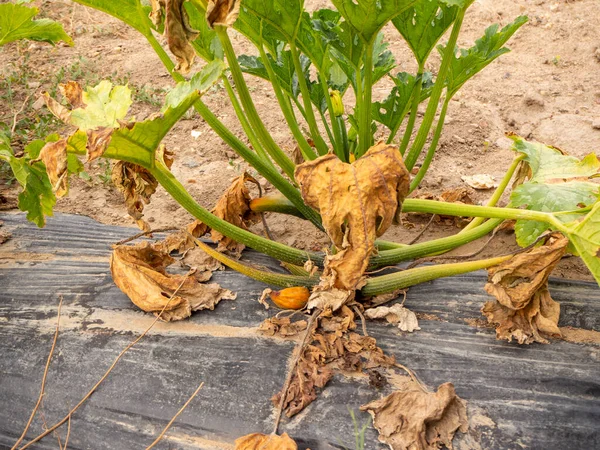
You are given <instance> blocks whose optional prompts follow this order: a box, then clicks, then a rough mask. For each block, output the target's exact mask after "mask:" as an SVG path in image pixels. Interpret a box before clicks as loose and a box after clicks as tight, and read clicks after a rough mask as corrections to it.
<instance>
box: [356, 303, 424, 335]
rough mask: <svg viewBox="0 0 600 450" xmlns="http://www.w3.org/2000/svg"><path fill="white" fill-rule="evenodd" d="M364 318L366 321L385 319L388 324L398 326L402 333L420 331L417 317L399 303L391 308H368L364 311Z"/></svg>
mask: <svg viewBox="0 0 600 450" xmlns="http://www.w3.org/2000/svg"><path fill="white" fill-rule="evenodd" d="M365 317H366V318H368V319H385V320H387V321H388V322H389V323H393V324H396V325H398V328H400V330H402V331H408V332H409V333H412V332H413V331H415V330H420V329H421V328H420V327H419V321H418V320H417V315H416V314H415V313H414V312H412V311H411V310H409V309H408V308H405V307H404V306H402V305H401V304H400V303H396V304H395V305H392V306H379V307H377V308H370V309H367V310H366V311H365Z"/></svg>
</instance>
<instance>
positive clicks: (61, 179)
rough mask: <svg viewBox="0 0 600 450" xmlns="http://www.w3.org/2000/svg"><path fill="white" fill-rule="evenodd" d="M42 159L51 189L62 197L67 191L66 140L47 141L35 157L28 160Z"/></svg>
mask: <svg viewBox="0 0 600 450" xmlns="http://www.w3.org/2000/svg"><path fill="white" fill-rule="evenodd" d="M36 161H42V162H43V163H44V165H45V166H46V173H48V178H50V183H51V184H52V190H53V191H54V195H56V196H57V197H64V196H65V195H67V193H68V192H69V178H68V173H69V172H68V170H67V169H68V162H67V140H66V139H60V140H58V141H55V142H48V143H46V145H44V147H42V149H41V150H40V154H39V156H38V158H37V159H34V160H32V161H31V162H30V164H33V163H34V162H36Z"/></svg>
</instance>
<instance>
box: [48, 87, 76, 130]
mask: <svg viewBox="0 0 600 450" xmlns="http://www.w3.org/2000/svg"><path fill="white" fill-rule="evenodd" d="M42 97H43V98H44V101H45V102H46V106H47V107H48V109H49V110H50V112H51V113H52V114H54V115H55V116H56V117H57V118H58V119H59V120H60V121H61V122H64V123H71V111H70V110H69V109H68V108H65V107H64V106H63V105H61V104H60V103H58V102H57V101H56V100H54V99H53V98H52V97H50V94H48V92H43V93H42Z"/></svg>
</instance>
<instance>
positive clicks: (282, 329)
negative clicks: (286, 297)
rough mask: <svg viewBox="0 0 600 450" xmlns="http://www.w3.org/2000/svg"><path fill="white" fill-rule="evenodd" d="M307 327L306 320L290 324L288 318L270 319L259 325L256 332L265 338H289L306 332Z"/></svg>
mask: <svg viewBox="0 0 600 450" xmlns="http://www.w3.org/2000/svg"><path fill="white" fill-rule="evenodd" d="M307 326H308V322H307V321H306V320H297V321H295V322H292V321H291V319H290V318H289V317H281V318H279V317H270V318H268V319H265V320H264V321H263V322H262V323H261V324H260V326H259V327H258V331H259V332H260V333H263V334H266V335H267V336H275V335H278V336H281V337H291V336H296V335H298V333H300V332H301V331H304V330H306V327H307Z"/></svg>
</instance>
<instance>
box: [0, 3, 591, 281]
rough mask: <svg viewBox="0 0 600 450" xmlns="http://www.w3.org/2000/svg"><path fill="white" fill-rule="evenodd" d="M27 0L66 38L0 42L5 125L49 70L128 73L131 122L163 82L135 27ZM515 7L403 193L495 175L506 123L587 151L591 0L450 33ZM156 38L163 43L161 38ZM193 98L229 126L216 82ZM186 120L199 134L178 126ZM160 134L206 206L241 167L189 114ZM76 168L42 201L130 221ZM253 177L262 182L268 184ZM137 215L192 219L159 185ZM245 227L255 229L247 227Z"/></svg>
mask: <svg viewBox="0 0 600 450" xmlns="http://www.w3.org/2000/svg"><path fill="white" fill-rule="evenodd" d="M306 3H307V5H308V7H309V9H313V8H318V7H323V6H326V5H327V4H328V2H325V1H323V0H307V2H306ZM34 4H36V6H38V7H40V9H41V10H42V11H43V15H44V16H47V17H50V18H52V19H54V20H58V21H60V22H62V23H63V25H64V27H65V29H66V30H67V32H68V33H69V34H70V35H71V36H72V37H73V39H74V41H75V46H74V47H68V46H64V45H58V46H57V47H51V46H49V45H46V44H42V43H28V44H9V45H7V46H5V47H4V48H3V49H1V50H0V70H1V72H0V73H2V76H3V77H8V76H9V74H13V75H14V74H15V73H20V72H23V71H26V73H27V77H26V82H24V83H21V84H19V83H18V82H15V83H13V84H12V85H11V89H12V91H13V92H12V94H11V95H10V96H9V95H8V93H7V92H6V90H7V86H6V85H2V86H3V87H2V90H0V115H1V116H0V117H1V118H0V121H4V122H5V123H8V124H9V127H10V125H11V124H12V122H13V118H14V117H15V116H16V117H17V121H18V120H20V119H21V117H19V115H29V117H30V118H32V119H35V118H36V117H37V115H38V114H41V110H37V111H36V110H34V109H31V108H24V110H23V111H19V110H20V108H21V106H22V105H23V104H24V103H25V104H28V102H30V100H32V99H34V98H35V97H36V96H38V95H39V94H40V93H41V92H42V91H44V90H48V91H51V90H52V89H56V84H57V80H58V78H59V77H57V74H58V73H59V72H60V71H61V70H63V71H64V72H65V74H66V75H74V78H76V79H78V80H79V81H81V82H92V81H94V82H97V80H99V79H101V78H110V79H111V80H113V81H115V82H118V81H122V80H129V83H130V86H131V87H133V88H134V89H135V91H136V92H137V94H136V99H137V102H136V103H135V104H134V105H133V107H132V110H131V114H132V115H134V116H135V117H136V119H138V120H143V119H144V118H146V117H148V116H150V115H151V114H153V113H155V112H157V111H158V110H159V109H160V106H159V104H160V103H159V102H161V101H162V98H163V97H164V93H165V91H167V90H168V89H170V88H172V87H173V86H174V82H173V80H172V79H171V77H170V75H169V74H168V73H167V71H166V70H165V69H164V67H163V66H162V64H161V62H160V61H159V59H158V58H157V57H156V55H155V54H154V52H153V51H152V49H151V47H150V46H149V45H148V44H147V42H146V41H145V39H144V38H143V37H142V36H141V35H139V34H138V33H137V32H136V31H135V30H133V29H132V28H129V27H128V26H127V25H125V24H123V23H121V22H119V21H118V20H116V19H114V18H112V17H110V16H108V15H106V14H104V13H101V12H98V11H95V10H92V9H89V8H86V7H83V6H81V5H78V4H75V3H72V2H69V1H63V0H52V1H39V0H38V1H35V2H34ZM520 14H526V15H528V16H529V19H530V20H529V23H528V24H527V25H525V26H524V27H523V28H522V29H521V30H520V31H519V32H518V33H517V34H516V36H515V37H514V38H513V39H512V40H511V41H510V42H509V47H510V48H511V49H512V52H511V53H509V54H507V55H504V56H502V57H501V58H500V59H499V60H497V61H496V62H494V63H493V64H492V65H490V66H489V67H488V68H487V69H485V70H484V71H483V72H482V73H480V74H478V75H477V76H476V77H475V78H474V79H473V80H472V81H470V82H469V83H467V84H466V85H465V87H464V88H463V90H462V91H461V92H460V93H459V94H458V95H457V96H456V97H455V99H454V101H453V102H452V104H451V107H450V109H449V112H448V118H447V119H446V127H445V130H444V133H443V136H442V139H441V142H440V147H439V151H438V153H437V155H436V158H435V160H434V162H433V164H432V167H431V169H430V171H429V173H428V174H427V176H426V178H425V180H424V182H423V185H422V187H421V188H420V189H419V190H418V191H417V192H416V193H415V194H416V195H420V194H422V193H424V192H430V193H432V194H439V193H441V192H443V191H445V190H448V189H453V188H457V187H464V186H465V184H464V183H463V181H462V180H461V177H462V176H463V175H474V174H489V175H492V176H494V177H495V178H496V179H497V180H499V179H500V178H501V177H502V176H503V174H504V172H505V170H506V169H507V167H508V166H509V164H510V162H511V161H512V159H513V156H514V153H513V152H512V150H511V149H510V141H509V140H508V139H507V138H506V137H505V133H506V132H515V133H518V134H520V135H521V136H523V137H525V138H528V139H536V140H539V141H541V142H544V143H547V144H551V145H554V146H557V147H560V148H562V149H563V150H565V151H567V152H568V153H570V154H573V155H574V156H577V157H583V156H584V155H586V154H588V153H590V152H595V151H598V149H600V28H598V26H597V23H598V21H599V20H600V4H599V3H598V2H597V0H580V1H575V0H573V1H566V2H565V1H545V0H529V1H524V0H520V1H515V0H477V1H476V2H475V4H474V5H473V6H472V7H471V9H470V10H469V12H468V14H467V17H466V19H465V26H464V27H463V32H462V33H461V36H460V39H459V45H460V46H462V47H468V46H471V45H472V43H473V41H474V40H475V39H477V38H478V37H480V36H481V35H482V34H483V31H484V29H485V28H486V27H487V26H489V25H491V24H492V23H500V24H501V25H505V24H507V23H508V22H510V21H512V20H513V19H514V18H515V17H516V16H518V15H520ZM384 32H385V34H386V38H387V41H388V42H389V43H390V49H391V50H392V52H393V53H394V55H395V56H396V60H397V63H398V67H397V69H395V71H409V72H411V71H412V72H414V71H415V65H414V64H413V62H412V57H411V55H410V52H409V50H408V48H407V47H406V45H405V44H404V42H403V41H402V40H401V38H400V37H399V35H398V33H397V32H395V30H394V29H393V28H392V27H388V28H386V29H385V30H384ZM160 39H161V42H162V43H163V44H164V45H165V47H166V43H165V41H164V39H163V38H162V37H160ZM233 42H234V45H235V47H236V50H237V51H238V54H242V53H244V52H248V53H251V52H252V48H251V46H250V45H249V44H248V43H247V42H246V41H245V39H244V38H243V36H241V35H239V34H237V33H233ZM437 63H438V60H437V59H436V57H435V56H434V57H432V58H431V62H430V63H429V67H428V69H429V70H432V71H436V70H437V69H436V68H437ZM197 64H200V63H197ZM395 71H394V72H395ZM64 81H66V79H64V80H63V82H64ZM248 84H249V85H250V89H251V91H252V92H253V95H254V99H255V102H256V105H257V108H258V110H259V112H260V113H261V117H262V119H263V121H264V122H265V124H266V126H267V127H268V128H269V130H270V131H271V132H272V134H273V137H274V138H275V140H276V141H277V142H278V143H280V145H281V146H282V147H283V148H284V149H286V150H288V151H291V149H292V148H293V141H292V138H291V137H290V135H289V134H288V132H287V129H286V127H284V126H282V123H283V117H282V116H281V115H280V113H279V109H278V107H277V106H275V105H276V99H275V96H274V94H273V92H272V91H271V89H270V87H269V86H268V85H267V84H266V83H264V82H262V81H261V80H257V79H256V78H253V77H248ZM389 87H390V85H389V83H387V82H386V81H385V80H384V81H383V82H382V83H381V84H380V85H378V86H377V87H376V91H375V93H374V97H375V99H382V98H384V97H385V96H386V95H387V92H388V90H389ZM28 97H29V99H30V100H27V99H28ZM205 101H206V103H207V104H208V105H209V106H211V107H212V108H213V110H214V111H215V112H216V113H217V115H218V116H219V118H220V119H221V120H222V121H223V122H224V123H225V124H226V125H228V126H229V127H230V129H232V130H233V131H234V132H235V133H236V134H237V135H238V136H242V135H243V133H242V130H241V126H240V125H239V123H238V121H237V118H236V117H235V114H234V112H233V109H232V108H231V107H230V105H229V102H228V98H227V94H226V92H225V90H224V88H223V87H222V86H216V87H215V88H213V89H212V90H211V91H210V92H208V93H207V94H206V95H205ZM57 130H58V131H60V129H59V128H57ZM193 130H194V131H197V132H200V136H199V137H197V138H194V137H192V133H191V132H192V131H193ZM164 143H165V144H166V146H167V147H168V148H169V149H170V150H171V151H173V152H175V155H176V160H175V163H174V165H173V168H172V170H173V173H174V174H175V176H176V177H177V178H178V179H179V180H180V181H181V182H182V183H183V184H184V186H185V187H186V188H187V189H188V190H189V191H190V193H191V194H192V195H193V196H194V197H195V198H196V199H197V201H198V202H199V203H200V204H202V205H203V206H205V207H207V208H211V207H212V206H213V205H214V203H215V202H216V200H217V199H218V198H219V196H220V195H221V193H222V192H223V191H224V189H225V188H226V187H227V186H228V184H229V183H230V181H231V179H232V178H233V177H235V176H236V175H238V174H240V173H241V172H242V171H243V170H246V169H247V168H248V167H247V165H246V163H245V162H244V161H243V160H242V159H241V158H239V157H237V155H236V154H235V153H234V152H233V151H232V150H231V149H230V148H229V147H228V146H227V145H226V144H225V143H223V142H222V141H221V139H220V138H219V137H218V136H217V135H216V134H215V133H214V132H213V131H212V130H211V129H210V128H209V127H208V125H207V124H206V123H204V121H203V120H202V119H201V118H199V117H198V115H197V114H190V115H188V116H187V117H186V120H182V121H181V122H179V123H178V124H177V125H176V126H175V127H174V129H173V130H172V131H171V133H169V135H168V136H167V137H166V139H165V142H164ZM17 147H18V145H17ZM87 172H88V173H89V175H90V176H91V180H88V181H85V180H83V179H79V178H76V177H73V179H72V183H71V191H70V194H69V196H68V197H67V198H64V199H61V200H59V202H58V204H57V206H56V210H57V211H61V212H67V213H75V214H83V215H87V216H90V217H92V218H94V219H96V220H98V221H100V222H103V223H107V224H118V225H126V226H134V224H133V220H132V219H131V218H130V217H129V216H128V215H127V211H126V208H125V206H124V203H123V200H122V197H121V195H120V194H119V193H118V192H117V191H116V190H115V189H114V188H111V187H110V186H109V183H106V185H105V183H103V181H102V177H101V176H103V175H105V174H107V173H109V172H107V170H106V167H104V166H101V165H99V163H96V162H95V163H93V164H92V165H91V166H90V167H88V168H87ZM250 172H251V173H252V170H250ZM1 175H2V172H0V176H1ZM262 182H263V185H264V188H265V189H266V190H267V191H269V190H270V186H268V185H267V183H266V182H265V181H264V180H262ZM16 192H17V191H16V190H15V188H14V183H13V186H7V185H6V184H5V182H1V185H0V199H1V197H4V201H5V205H4V206H3V208H4V209H6V208H9V207H10V206H11V205H14V203H13V202H14V198H15V195H16ZM491 192H492V191H490V190H480V191H472V193H471V197H472V198H473V199H474V200H475V202H476V203H485V201H486V200H487V198H488V197H489V196H490V195H491ZM503 202H504V203H506V198H504V199H503ZM1 203H2V202H1V201H0V207H2V205H1ZM145 218H146V219H147V220H148V221H149V222H150V223H151V225H152V226H153V227H163V226H171V225H175V226H180V225H184V224H186V223H188V222H190V221H191V220H192V217H191V216H190V215H189V214H188V213H187V212H186V211H185V210H184V209H183V208H182V207H180V206H179V205H178V204H177V203H175V202H174V201H173V200H172V199H171V198H170V197H169V196H168V195H167V194H166V192H164V191H162V190H159V191H158V192H156V194H155V195H154V196H153V198H152V202H151V203H150V204H149V205H148V206H147V207H146V209H145ZM267 220H268V223H269V226H270V228H271V231H272V232H273V235H274V237H275V239H277V240H278V241H280V242H283V243H285V244H288V245H294V246H297V247H301V248H313V249H320V248H322V247H323V246H324V245H326V244H327V242H328V241H327V238H326V236H324V235H323V234H322V233H320V232H318V231H316V230H314V229H313V228H312V227H310V226H306V223H305V222H303V221H302V220H300V219H296V218H293V217H286V216H281V215H276V214H271V215H269V216H268V218H267ZM427 222H428V218H427V217H418V216H413V215H411V216H408V217H405V221H404V223H403V225H400V226H396V227H394V228H392V229H391V230H390V231H388V234H387V235H386V239H390V240H397V241H399V242H409V241H410V240H412V238H413V237H414V236H416V235H417V234H418V233H419V232H420V231H421V230H422V228H423V227H424V226H425V225H426V224H427ZM256 231H257V232H258V231H260V226H258V228H257V230H256ZM457 231H458V230H457V227H456V225H454V224H446V223H443V222H442V223H436V222H434V223H433V224H432V226H430V227H429V228H428V229H427V231H426V232H425V233H424V235H423V236H422V238H421V239H423V240H429V239H433V238H437V237H441V236H445V235H450V234H453V233H456V232H457ZM133 232H134V231H133V230H132V233H133ZM483 242H484V240H483V241H478V242H473V243H471V244H469V245H467V246H465V247H462V248H460V249H458V250H456V251H455V252H454V253H455V254H468V253H470V252H472V251H474V250H476V249H478V248H479V247H480V246H481V245H482V244H483ZM515 248H516V244H515V241H514V236H512V235H511V234H507V233H499V234H498V235H497V236H496V237H495V238H494V240H493V241H492V242H491V243H490V244H489V245H488V246H487V247H486V249H485V250H484V252H482V253H481V255H483V256H487V255H492V254H494V255H498V254H502V253H506V252H509V251H511V250H513V249H515ZM554 275H557V276H563V277H569V278H573V279H582V280H591V279H592V277H591V275H590V274H589V272H588V271H587V269H586V268H585V266H584V265H583V264H582V263H581V261H579V259H578V258H567V259H565V260H563V261H562V262H561V264H560V265H559V267H558V268H557V270H556V271H555V272H554Z"/></svg>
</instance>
